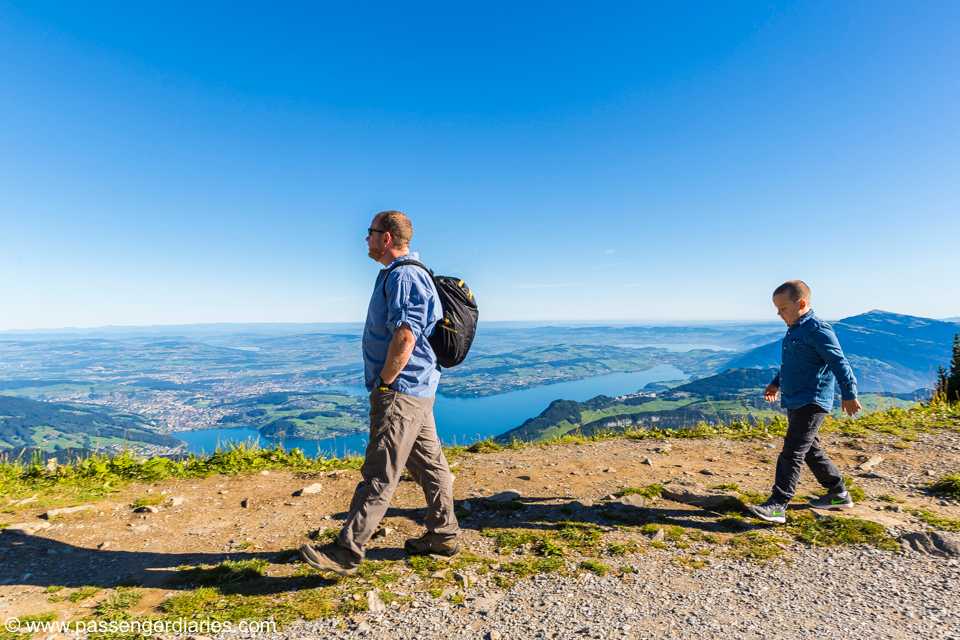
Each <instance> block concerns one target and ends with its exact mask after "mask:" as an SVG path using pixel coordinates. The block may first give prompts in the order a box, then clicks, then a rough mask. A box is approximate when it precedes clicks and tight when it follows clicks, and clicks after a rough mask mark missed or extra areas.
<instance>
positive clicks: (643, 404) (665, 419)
mask: <svg viewBox="0 0 960 640" xmlns="http://www.w3.org/2000/svg"><path fill="white" fill-rule="evenodd" d="M775 372H776V369H773V368H766V369H759V368H747V369H729V370H727V371H724V372H723V373H718V374H716V375H713V376H709V377H707V378H702V379H700V380H694V381H693V382H688V383H686V384H681V385H679V386H675V387H673V388H670V389H663V387H662V385H661V384H660V383H652V384H649V385H647V386H646V387H645V388H644V389H643V390H641V391H638V392H637V393H634V394H630V395H626V396H620V397H617V398H611V397H608V396H597V397H595V398H592V399H590V400H587V401H586V402H574V401H572V400H554V401H553V402H551V403H550V406H548V407H547V408H546V409H545V410H544V411H543V412H542V413H541V414H540V415H538V416H537V417H535V418H531V419H529V420H527V421H525V422H524V423H523V424H522V425H520V426H519V427H516V428H514V429H511V430H509V431H507V432H506V433H503V434H501V435H499V436H497V438H496V440H497V441H498V442H501V443H509V442H511V441H513V440H523V441H528V442H531V441H537V440H547V439H550V438H556V437H560V436H564V435H567V434H571V433H576V434H581V435H585V436H589V435H594V434H596V433H600V432H617V431H625V430H629V429H642V428H650V427H657V428H670V429H682V428H684V427H690V426H694V425H696V424H698V423H700V422H706V423H708V424H717V423H721V422H730V421H734V420H747V421H754V420H762V419H769V418H772V417H775V416H777V415H780V414H781V413H782V412H781V409H780V407H779V404H769V403H767V402H766V401H765V400H764V399H763V389H764V387H766V386H767V384H768V383H769V382H770V380H771V379H772V378H773V375H774V373H775ZM929 395H930V390H929V389H917V390H915V391H911V392H907V393H900V394H895V393H865V394H861V396H860V400H861V402H862V403H863V406H864V409H865V410H867V411H873V410H876V409H881V408H887V407H892V406H909V405H912V404H914V403H915V402H917V401H919V400H922V399H924V398H927V397H929Z"/></svg>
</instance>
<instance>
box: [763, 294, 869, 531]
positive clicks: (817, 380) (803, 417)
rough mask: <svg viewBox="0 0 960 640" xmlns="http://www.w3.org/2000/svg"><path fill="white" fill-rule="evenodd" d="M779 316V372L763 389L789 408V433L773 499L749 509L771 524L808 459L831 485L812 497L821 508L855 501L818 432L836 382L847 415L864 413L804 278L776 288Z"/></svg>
mask: <svg viewBox="0 0 960 640" xmlns="http://www.w3.org/2000/svg"><path fill="white" fill-rule="evenodd" d="M773 304H774V306H775V307H776V308H777V314H778V315H779V316H780V317H781V318H782V319H783V321H784V322H785V323H786V324H787V327H788V329H787V334H786V335H785V336H784V338H783V345H782V357H781V366H780V371H779V372H778V373H777V375H776V377H774V379H773V382H771V383H770V384H769V385H768V386H767V388H766V391H765V392H764V398H765V399H766V400H767V402H774V401H775V400H776V399H777V396H780V398H781V400H780V404H781V406H782V407H783V408H784V409H786V410H787V435H786V437H785V438H784V441H783V451H781V453H780V457H779V458H777V475H776V481H775V482H774V485H773V492H772V493H771V495H770V498H768V499H767V501H766V502H764V503H763V504H762V505H758V506H753V507H750V510H751V511H752V512H753V514H754V515H755V516H757V517H758V518H761V519H763V520H766V521H767V522H776V523H779V524H783V523H785V522H786V521H787V517H786V516H787V503H789V502H790V499H791V498H793V495H794V492H795V491H796V489H797V481H798V480H799V479H800V471H801V469H802V468H803V463H804V462H806V463H807V466H809V467H810V470H811V471H813V475H814V476H816V478H817V481H818V482H819V483H820V484H821V485H823V486H824V487H825V488H826V489H827V494H826V495H825V496H823V497H822V498H816V499H814V500H811V503H810V504H811V506H813V507H815V508H820V509H849V508H851V507H853V500H852V499H851V498H850V494H849V493H847V490H846V487H845V486H844V483H843V476H842V475H841V474H840V471H839V470H838V469H837V467H836V466H835V465H834V464H833V463H832V462H831V461H830V458H828V457H827V454H826V452H825V451H824V450H823V447H822V446H821V445H820V438H819V436H818V435H817V432H818V431H819V430H820V425H821V424H823V420H824V418H826V417H827V415H828V414H829V413H830V411H831V410H832V409H833V393H834V392H833V387H834V381H837V382H839V383H840V392H841V396H842V399H843V402H842V408H843V411H844V412H845V413H847V414H848V415H851V416H852V415H856V413H857V412H859V411H860V409H861V407H860V402H859V401H858V400H857V380H856V378H854V377H853V370H852V369H851V368H850V364H849V363H848V362H847V359H846V357H845V356H844V355H843V350H842V349H841V348H840V342H839V341H838V340H837V334H836V333H834V332H833V328H832V327H831V326H830V325H829V324H827V323H826V322H824V321H823V320H821V319H820V318H818V317H817V316H815V315H814V313H813V309H812V308H811V307H810V287H808V286H807V285H806V283H805V282H803V281H802V280H790V281H789V282H784V283H783V284H782V285H780V286H779V287H777V288H776V290H775V291H774V292H773Z"/></svg>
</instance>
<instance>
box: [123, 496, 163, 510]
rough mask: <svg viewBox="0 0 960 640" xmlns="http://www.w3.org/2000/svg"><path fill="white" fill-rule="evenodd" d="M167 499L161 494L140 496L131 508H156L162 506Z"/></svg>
mask: <svg viewBox="0 0 960 640" xmlns="http://www.w3.org/2000/svg"><path fill="white" fill-rule="evenodd" d="M165 499H166V496H163V495H160V494H151V495H146V496H140V497H139V498H137V499H136V500H134V501H133V503H131V504H130V507H131V508H132V509H139V508H140V507H156V506H158V505H160V504H162V503H163V501H164V500H165Z"/></svg>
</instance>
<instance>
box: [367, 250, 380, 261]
mask: <svg viewBox="0 0 960 640" xmlns="http://www.w3.org/2000/svg"><path fill="white" fill-rule="evenodd" d="M367 255H368V256H369V257H370V259H371V260H373V261H374V262H380V258H382V257H383V249H375V248H373V247H370V248H368V249H367Z"/></svg>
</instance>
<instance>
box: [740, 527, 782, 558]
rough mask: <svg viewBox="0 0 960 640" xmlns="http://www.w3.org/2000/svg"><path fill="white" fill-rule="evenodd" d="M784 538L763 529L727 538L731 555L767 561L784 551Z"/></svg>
mask: <svg viewBox="0 0 960 640" xmlns="http://www.w3.org/2000/svg"><path fill="white" fill-rule="evenodd" d="M782 543H783V540H782V538H779V537H777V536H774V535H771V534H769V533H764V532H761V531H750V532H747V533H742V534H740V535H737V536H733V537H732V538H730V539H729V540H727V544H728V545H729V546H730V555H731V556H733V557H734V558H749V559H750V560H758V561H760V562H766V561H768V560H772V559H773V558H776V557H778V556H780V555H781V554H782V553H783V549H782V548H781V546H780V545H781V544H782Z"/></svg>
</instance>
